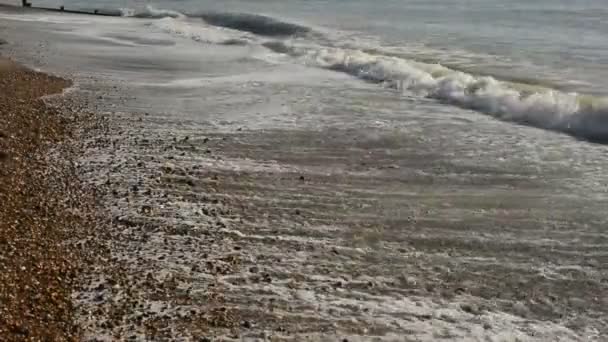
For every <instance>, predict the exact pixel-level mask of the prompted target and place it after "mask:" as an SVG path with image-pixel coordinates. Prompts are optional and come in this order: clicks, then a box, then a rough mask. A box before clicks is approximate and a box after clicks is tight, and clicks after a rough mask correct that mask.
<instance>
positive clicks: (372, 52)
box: [34, 0, 608, 141]
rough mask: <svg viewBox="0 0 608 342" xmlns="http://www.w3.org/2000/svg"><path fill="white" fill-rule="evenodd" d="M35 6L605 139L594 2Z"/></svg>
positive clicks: (603, 28)
mask: <svg viewBox="0 0 608 342" xmlns="http://www.w3.org/2000/svg"><path fill="white" fill-rule="evenodd" d="M34 3H35V5H37V6H38V5H39V6H49V7H58V6H61V5H62V6H65V8H68V9H87V10H93V9H98V10H105V11H109V12H113V11H114V12H118V14H121V15H124V16H133V17H148V18H157V19H158V20H157V21H156V22H155V23H153V24H152V25H150V26H151V27H152V28H155V29H160V30H163V31H166V33H167V34H169V35H172V36H173V37H174V39H182V38H184V37H186V38H189V39H192V40H193V41H195V42H199V43H200V44H202V45H204V44H207V45H206V46H207V47H208V46H210V44H211V45H213V44H215V45H242V46H250V47H259V48H260V49H262V48H265V49H267V50H268V51H269V54H271V53H273V54H274V55H273V56H269V57H268V59H270V60H273V62H276V60H281V62H285V63H294V64H301V65H306V66H308V67H312V68H319V69H324V70H330V71H332V72H335V71H338V72H342V73H346V74H349V75H351V76H353V77H357V78H359V79H361V80H362V81H363V82H374V83H377V84H378V85H379V86H380V87H390V88H394V89H395V90H397V91H399V92H402V93H405V94H408V95H409V94H413V95H415V96H420V97H426V98H432V99H435V100H436V101H440V102H443V103H445V104H446V105H447V106H458V107H462V108H466V109H473V110H475V111H479V112H480V114H482V115H484V114H485V115H490V116H493V117H496V118H497V119H500V120H505V121H512V122H516V123H523V124H529V125H532V126H536V127H539V128H542V129H550V130H556V131H561V132H565V133H567V134H571V135H573V136H575V137H579V138H582V139H588V140H594V141H603V140H606V139H608V133H607V132H608V128H607V125H608V123H607V121H606V120H608V119H606V117H607V115H606V113H607V104H606V99H605V96H606V95H608V81H607V80H608V77H607V76H608V68H607V67H606V66H607V65H608V42H607V41H606V39H605V37H606V36H607V35H608V8H607V7H606V3H605V2H604V1H602V0H574V1H562V0H559V1H555V0H550V1H549V0H546V1H533V2H531V1H519V0H515V1H508V2H505V1H498V0H467V1H464V0H463V1H448V0H431V1H403V0H384V1H380V2H371V1H360V0H334V1H319V0H309V1H303V0H290V1H282V0H281V1H279V0H277V1H272V0H263V1H234V0H230V1H207V0H200V1H199V0H197V1H133V0H130V1H119V0H114V1H112V0H106V1H76V0H74V1H56V0H42V1H34ZM142 31H144V30H142ZM143 34H144V33H142V35H143ZM201 48H202V47H201Z"/></svg>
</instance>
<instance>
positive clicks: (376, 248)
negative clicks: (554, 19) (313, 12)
mask: <svg viewBox="0 0 608 342" xmlns="http://www.w3.org/2000/svg"><path fill="white" fill-rule="evenodd" d="M0 13H1V14H2V19H0V20H2V23H6V25H3V26H1V28H0V38H5V37H6V41H7V42H6V44H3V45H1V46H0V54H2V55H4V56H8V57H10V58H12V59H14V60H15V61H18V62H20V63H23V64H24V65H26V66H28V67H30V68H34V69H36V70H41V71H44V72H46V73H49V74H53V75H57V77H55V76H46V74H41V73H38V72H33V71H26V70H25V69H22V68H21V67H16V66H14V64H13V63H12V62H3V63H2V64H0V73H1V74H2V78H1V79H0V80H1V81H2V82H3V83H2V84H1V86H2V87H3V88H2V90H3V92H2V93H1V95H0V100H1V101H2V102H1V103H0V108H1V109H2V115H3V116H2V119H1V120H2V121H0V123H2V125H4V126H0V132H2V134H3V135H2V136H0V152H4V151H7V152H6V154H3V155H2V156H3V159H2V161H0V163H3V170H2V172H4V173H3V174H1V177H2V178H1V181H2V183H0V185H1V189H3V191H2V193H1V196H3V197H2V203H14V207H13V206H3V208H2V215H3V216H2V221H1V223H2V226H1V227H2V228H1V229H2V231H1V232H2V235H1V236H2V238H3V239H4V240H3V241H1V242H2V243H3V244H7V245H8V246H14V247H12V249H10V250H15V251H21V253H20V254H14V253H16V252H6V251H9V249H2V253H5V254H0V256H1V257H2V259H0V260H2V263H1V264H0V266H2V270H5V269H6V270H8V272H4V271H3V272H2V274H1V275H0V276H1V277H3V278H2V283H1V284H2V286H3V287H2V288H0V290H1V291H0V296H2V297H0V299H2V301H1V303H2V304H4V303H8V305H5V306H3V307H0V310H5V311H6V312H8V313H9V314H10V315H8V316H6V315H2V317H3V319H4V320H3V321H0V337H4V336H7V338H8V339H12V340H23V339H28V338H29V339H30V340H36V339H38V338H44V337H49V338H51V339H58V340H61V339H65V340H85V341H115V340H137V341H149V340H154V341H160V340H163V341H177V340H179V341H216V340H220V341H230V340H245V341H257V340H270V341H437V340H449V341H453V340H459V341H487V340H489V341H517V340H520V341H594V340H597V341H601V340H602V337H603V336H606V334H608V321H607V318H606V317H608V312H607V311H606V310H607V309H606V308H608V302H607V299H608V269H607V268H606V265H607V262H608V253H607V250H608V249H607V248H608V245H607V244H608V235H606V232H605V228H604V227H605V223H606V222H607V221H608V217H607V216H606V213H605V208H606V205H607V204H608V202H607V197H606V190H607V189H606V184H608V183H606V176H605V172H604V171H605V169H606V166H607V165H608V164H607V163H608V161H607V159H606V156H608V154H607V152H606V148H605V145H602V144H597V143H591V142H589V141H588V140H590V139H591V138H593V137H596V136H597V134H600V135H601V134H603V131H602V130H601V129H598V130H595V131H590V130H586V128H587V126H585V125H583V124H580V125H579V126H572V125H570V126H568V125H567V124H572V123H579V122H582V123H585V124H587V123H589V121H586V120H591V119H593V120H595V119H597V118H598V116H594V115H596V114H593V115H591V114H590V116H589V117H588V118H585V119H584V120H582V121H576V120H578V118H579V117H580V115H579V116H577V115H578V114H580V113H578V112H575V114H574V115H573V116H572V117H569V116H566V115H564V116H562V117H560V118H565V119H564V120H562V121H559V122H557V124H556V125H555V126H551V127H549V128H546V129H545V127H544V126H543V125H546V124H545V123H544V121H543V122H542V124H541V123H540V121H535V120H530V121H531V122H523V125H520V124H514V123H513V122H512V121H509V120H508V119H505V118H504V117H499V118H498V119H497V117H496V115H494V114H496V113H500V110H497V111H496V113H494V112H493V113H494V114H492V115H489V114H488V115H486V114H484V115H482V114H479V113H478V112H475V110H478V111H481V112H482V113H487V112H488V110H487V108H486V107H484V106H485V104H486V102H483V101H477V100H479V98H481V95H479V96H480V97H479V98H475V97H474V96H473V97H471V98H467V101H468V100H471V101H473V100H474V101H475V102H465V101H464V100H462V101H460V102H457V101H456V97H454V96H452V95H445V94H448V93H440V92H439V91H437V92H436V94H444V95H441V96H443V97H441V96H439V95H437V96H434V97H433V96H430V97H420V96H417V95H416V94H415V93H402V92H401V90H403V89H402V88H403V87H405V86H403V85H395V84H397V83H398V82H396V83H395V82H391V81H390V80H388V81H387V80H382V81H380V80H378V79H377V77H376V76H375V75H378V74H374V73H373V72H375V71H377V70H378V69H375V68H371V67H368V65H373V66H377V67H378V68H380V67H382V68H387V66H386V65H385V64H382V63H384V62H386V61H388V60H389V59H387V57H382V58H379V59H377V60H373V61H372V62H370V64H365V66H362V64H363V62H362V59H365V62H366V63H367V62H369V58H371V57H369V56H367V55H365V56H364V55H362V53H357V54H354V55H353V56H355V57H352V56H351V57H348V58H346V57H345V58H344V59H343V60H340V63H341V64H340V63H338V64H334V65H333V69H331V68H329V69H330V70H329V71H328V70H326V69H327V68H326V69H322V68H318V67H317V64H315V65H312V66H311V64H310V63H304V64H297V63H293V62H292V60H291V59H289V58H293V56H292V55H290V53H292V52H293V51H294V50H297V49H298V48H301V46H302V43H301V42H297V43H298V44H299V45H298V44H295V43H294V41H296V40H297V38H293V39H292V41H286V42H283V45H279V44H277V43H276V42H272V43H269V42H268V41H265V40H264V39H266V38H267V37H268V36H269V35H272V34H274V33H275V32H276V30H277V29H281V30H283V33H284V32H287V33H290V34H291V32H292V31H293V32H297V33H298V34H299V33H300V32H301V31H302V28H301V27H302V26H301V25H300V26H298V25H295V24H294V25H287V24H277V23H275V22H270V24H269V23H268V21H263V24H264V25H263V26H261V27H262V28H259V27H257V26H256V27H255V28H254V29H251V25H252V24H251V22H247V25H242V21H243V20H251V18H249V17H245V19H243V18H241V17H239V19H238V20H241V21H238V20H235V19H231V20H232V21H227V22H228V23H229V25H232V26H233V27H225V26H228V24H226V22H225V21H222V25H224V26H222V27H221V28H217V27H215V26H209V25H207V26H201V27H199V26H196V23H195V22H194V21H192V20H191V21H189V20H187V19H179V18H178V19H176V18H174V17H175V15H173V14H171V13H169V14H171V15H169V16H163V15H159V18H157V17H143V18H141V17H140V18H135V17H133V18H126V17H109V18H98V17H94V16H80V15H68V14H48V13H43V14H40V13H36V12H26V13H14V11H12V10H0ZM164 13H165V14H166V12H164ZM218 18H223V17H221V16H214V17H213V18H212V19H209V18H207V20H208V22H209V23H215V24H217V21H218V20H220V19H218ZM224 19H225V18H224ZM259 20H260V19H258V18H257V17H256V19H254V20H253V21H254V22H255V23H258V21H259ZM235 22H236V23H237V24H240V25H241V26H245V27H246V28H248V29H249V31H246V32H245V31H243V30H236V29H235V28H234V26H237V25H236V24H234V23H235ZM269 27H270V28H269ZM237 31H238V32H237ZM269 32H270V33H269ZM260 36H261V37H262V38H260ZM237 39H238V41H237ZM243 42H246V43H243ZM251 42H255V44H253V43H251ZM258 43H259V44H258ZM290 43H291V44H290ZM281 49H282V51H287V50H288V51H287V52H284V53H279V52H277V51H278V50H281ZM315 49H317V48H315ZM314 51H315V52H314V54H315V58H317V57H319V55H320V54H322V53H321V52H319V51H321V50H318V49H317V50H314ZM331 51H332V52H334V51H333V50H331ZM324 53H325V52H324ZM366 53H367V52H366ZM292 54H293V53H292ZM323 56H325V57H327V55H323ZM332 56H333V55H332ZM362 56H363V57H362ZM325 57H324V58H325ZM332 58H335V57H332ZM357 58H359V59H357ZM374 58H375V57H374ZM391 58H393V57H391ZM318 60H319V59H318V58H317V59H315V61H318ZM323 61H327V59H323ZM347 61H348V63H347ZM390 61H393V60H390ZM391 63H392V62H391ZM402 64H403V63H402V62H398V63H396V64H394V65H397V66H402ZM391 65H393V64H391ZM355 66H358V67H363V68H364V69H365V70H366V72H368V73H367V74H365V75H364V76H365V77H367V79H365V80H364V81H362V80H361V78H363V76H361V75H362V74H361V73H359V71H360V70H359V69H357V70H359V71H357V72H355V71H354V70H355V69H354V68H355ZM383 70H384V69H383ZM391 70H392V69H391ZM408 70H409V69H408ZM441 70H443V69H441ZM441 70H440V71H441ZM416 72H418V71H416ZM433 72H439V71H438V70H434V71H433ZM442 72H443V71H442ZM400 73H401V71H399V72H397V71H394V73H393V74H389V73H386V74H383V75H384V76H383V77H385V78H388V77H389V76H392V75H394V74H399V75H401V74H400ZM59 77H62V78H59ZM448 77H452V76H449V75H448ZM63 78H64V79H69V80H70V81H65V80H63ZM450 80H453V79H450ZM379 83H382V85H383V86H379ZM444 83H445V82H444ZM444 83H441V84H444ZM490 83H491V82H490ZM437 84H440V83H437ZM476 84H478V83H476ZM424 86H425V87H427V88H428V87H434V86H435V83H425V85H424ZM501 86H502V85H501ZM441 89H444V88H441ZM491 89H494V90H495V88H491ZM501 89H502V88H500V89H499V90H501ZM397 90H398V92H397ZM526 91H528V88H526ZM50 94H61V95H59V96H51V97H45V99H44V101H42V100H39V98H40V97H41V96H46V95H50ZM449 94H451V93H449ZM560 94H561V93H560ZM491 95H493V93H492V94H491ZM450 96H451V97H450ZM475 96H478V95H475ZM488 96H490V95H488ZM501 96H502V95H501ZM556 96H558V95H556ZM560 96H561V95H560ZM485 98H487V97H484V99H485ZM500 98H501V99H505V98H508V99H509V101H510V99H511V98H510V97H500ZM500 101H503V100H500ZM446 102H447V104H446ZM454 102H457V103H454ZM470 103H474V104H475V106H477V107H475V106H473V107H475V108H473V109H471V108H470V107H472V106H471V105H470ZM538 103H540V104H539V106H541V107H537V108H541V109H543V110H548V109H547V108H549V107H543V106H545V104H546V102H542V101H541V102H538ZM538 103H536V104H538ZM560 103H561V102H560ZM501 104H503V105H510V104H511V102H507V101H506V100H504V102H501ZM547 106H548V105H547ZM501 108H503V107H501ZM514 108H518V109H519V110H520V112H519V113H520V114H521V115H532V114H534V115H535V114H536V113H537V112H536V111H532V110H530V108H529V107H525V108H524V107H521V106H519V105H516V107H514ZM522 108H523V109H522ZM550 108H553V107H550ZM484 111H485V112H484ZM40 113H42V114H40ZM530 113H532V114H530ZM542 113H545V112H542ZM9 114H10V115H12V116H10V118H11V120H7V119H6V118H7V115H9ZM581 115H582V114H581ZM597 115H599V114H597ZM498 116H500V115H498ZM539 117H542V118H544V116H539ZM573 117H574V118H575V119H572V118H573ZM535 118H537V117H535ZM21 120H24V121H21ZM601 120H602V117H601V116H599V119H598V121H594V122H596V123H597V122H599V123H601V122H602V121H601ZM32 122H35V124H32ZM562 125H563V126H562ZM591 126H593V125H591ZM31 127H41V128H40V131H36V136H37V137H38V138H36V140H31V139H30V138H29V135H28V134H27V133H28V131H31ZM539 127H540V128H542V129H539ZM593 127H600V126H599V125H596V126H593ZM24 128H28V129H24ZM581 132H582V133H581ZM589 132H591V133H589ZM598 132H599V133H598ZM601 136H603V135H601ZM22 141H23V142H22ZM32 151H33V152H32ZM16 156H20V157H19V158H16ZM4 165H8V166H4ZM15 184H20V186H24V187H25V188H24V190H23V191H20V190H18V189H19V187H17V186H16V185H15ZM4 189H8V190H4ZM66 194H70V195H69V196H66ZM66 198H68V199H67V200H66ZM22 202H23V203H22ZM36 205H38V207H40V206H41V207H40V208H38V207H37V206H36ZM32 206H33V207H32ZM24 213H28V214H27V215H26V214H24ZM5 217H6V219H4V218H5ZM24 218H28V220H27V221H24V222H21V221H20V220H22V219H24ZM14 220H16V221H14ZM12 222H16V223H15V224H12ZM18 222H21V223H18ZM24 227H27V228H24ZM24 229H25V230H27V233H24ZM24 237H25V238H24ZM26 252H27V253H26ZM6 253H13V254H6ZM35 265H39V266H36V267H38V269H40V270H41V271H40V272H41V273H40V275H39V276H32V277H31V279H30V278H29V277H26V276H25V275H32V274H34V275H35V274H37V273H32V272H30V271H29V270H30V268H31V267H33V266H35ZM22 266H25V267H26V268H25V269H22V268H21V267H22ZM40 277H42V278H40ZM58 277H59V278H58ZM28 289H29V290H28ZM28 291H30V292H28ZM34 294H40V295H39V296H36V295H34ZM25 299H27V300H30V301H31V303H30V302H28V303H30V304H28V305H30V307H31V310H30V311H27V310H20V309H21V308H23V303H24V302H23V300H25ZM44 315H48V317H49V318H48V320H40V317H47V316H44ZM4 317H9V318H8V319H6V318H4Z"/></svg>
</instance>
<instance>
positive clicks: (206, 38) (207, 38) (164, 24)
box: [152, 17, 250, 45]
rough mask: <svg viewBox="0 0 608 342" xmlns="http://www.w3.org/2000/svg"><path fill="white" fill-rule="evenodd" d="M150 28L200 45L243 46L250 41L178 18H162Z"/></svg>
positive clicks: (246, 38)
mask: <svg viewBox="0 0 608 342" xmlns="http://www.w3.org/2000/svg"><path fill="white" fill-rule="evenodd" d="M152 26H154V27H156V28H158V29H160V30H162V31H164V32H166V33H169V34H172V35H175V36H179V37H184V38H189V39H192V40H194V41H196V42H200V43H208V44H222V45H243V44H246V43H247V41H248V40H249V39H250V38H249V37H248V36H247V34H244V33H239V32H232V30H227V29H222V28H217V27H213V26H206V25H203V24H202V23H191V22H189V21H186V20H182V19H180V18H170V17H166V18H162V19H159V20H157V21H155V22H154V23H152Z"/></svg>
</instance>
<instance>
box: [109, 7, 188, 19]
mask: <svg viewBox="0 0 608 342" xmlns="http://www.w3.org/2000/svg"><path fill="white" fill-rule="evenodd" d="M120 12H121V14H122V16H123V17H135V18H150V19H161V18H185V17H186V15H185V14H182V13H180V12H177V11H173V10H168V9H159V8H156V7H153V6H150V5H147V6H146V7H145V8H144V9H143V10H139V11H138V10H135V9H132V8H121V9H120Z"/></svg>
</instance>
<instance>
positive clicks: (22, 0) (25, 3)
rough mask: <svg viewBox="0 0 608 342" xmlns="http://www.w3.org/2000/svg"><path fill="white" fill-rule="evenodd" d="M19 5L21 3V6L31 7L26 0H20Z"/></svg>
mask: <svg viewBox="0 0 608 342" xmlns="http://www.w3.org/2000/svg"><path fill="white" fill-rule="evenodd" d="M21 5H23V7H32V4H31V3H29V2H27V0H21Z"/></svg>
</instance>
